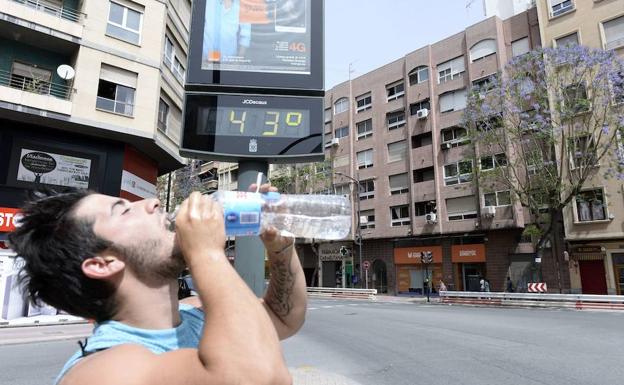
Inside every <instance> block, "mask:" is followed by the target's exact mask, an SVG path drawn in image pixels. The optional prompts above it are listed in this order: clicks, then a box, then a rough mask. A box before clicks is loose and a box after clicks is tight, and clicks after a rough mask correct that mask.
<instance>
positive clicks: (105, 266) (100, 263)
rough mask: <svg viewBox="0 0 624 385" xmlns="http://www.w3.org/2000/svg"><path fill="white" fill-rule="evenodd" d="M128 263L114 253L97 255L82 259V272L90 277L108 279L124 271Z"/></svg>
mask: <svg viewBox="0 0 624 385" xmlns="http://www.w3.org/2000/svg"><path fill="white" fill-rule="evenodd" d="M125 266H126V264H125V263H124V262H123V261H122V260H120V259H119V258H117V257H115V256H113V255H105V256H96V257H92V258H87V259H85V260H84V261H82V272H83V273H84V275H86V276H87V277H89V278H93V279H108V278H111V277H112V276H114V275H115V274H117V273H119V272H120V271H123V269H124V268H125Z"/></svg>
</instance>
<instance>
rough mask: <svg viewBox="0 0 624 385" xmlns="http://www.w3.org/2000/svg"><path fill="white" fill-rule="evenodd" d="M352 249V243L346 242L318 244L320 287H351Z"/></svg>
mask: <svg viewBox="0 0 624 385" xmlns="http://www.w3.org/2000/svg"><path fill="white" fill-rule="evenodd" d="M352 251H353V250H352V244H351V243H348V242H335V243H322V244H320V245H319V248H318V254H319V278H320V279H319V286H320V287H344V288H347V287H353V252H352ZM343 254H344V255H343Z"/></svg>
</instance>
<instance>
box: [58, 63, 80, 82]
mask: <svg viewBox="0 0 624 385" xmlns="http://www.w3.org/2000/svg"><path fill="white" fill-rule="evenodd" d="M56 73H57V74H58V76H60V77H61V79H65V80H71V79H73V78H74V75H76V71H74V69H73V68H72V67H71V66H70V65H67V64H61V65H60V66H58V68H57V69H56Z"/></svg>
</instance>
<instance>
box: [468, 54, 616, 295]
mask: <svg viewBox="0 0 624 385" xmlns="http://www.w3.org/2000/svg"><path fill="white" fill-rule="evenodd" d="M479 83H480V84H479V85H478V86H475V87H473V89H472V92H471V93H470V95H469V97H468V101H467V107H466V110H465V116H464V126H465V127H466V130H467V135H468V138H469V139H470V141H471V143H473V146H467V147H469V149H468V150H467V152H468V154H467V155H469V156H471V157H472V158H473V160H474V163H475V165H476V167H473V174H474V178H475V182H476V183H477V185H478V188H479V190H480V191H481V193H487V192H491V191H502V190H509V191H510V198H511V201H512V202H514V203H515V202H519V203H520V204H521V205H522V206H523V208H524V210H528V212H529V213H530V221H529V224H527V225H525V229H524V234H525V235H527V236H531V237H532V239H534V242H535V244H536V250H537V253H538V255H540V256H541V255H542V253H543V250H544V248H545V247H547V246H548V245H549V244H550V245H551V246H552V253H551V255H552V263H553V267H554V269H555V271H556V272H557V281H558V282H557V284H558V286H559V289H560V291H561V285H562V282H561V275H562V272H561V270H562V269H561V262H560V256H561V254H562V253H563V240H564V233H563V231H564V229H563V211H564V208H565V207H566V206H567V205H570V204H575V203H576V200H577V199H594V198H592V197H587V196H584V197H583V198H580V196H579V192H580V191H581V190H582V189H583V187H584V186H585V185H586V184H587V182H588V181H589V180H591V178H593V177H595V176H596V175H600V176H601V177H605V178H609V177H618V178H624V174H623V170H624V167H623V165H624V162H623V160H624V153H623V152H622V145H621V143H622V141H621V137H620V134H621V132H622V129H623V128H624V62H623V61H622V59H621V58H619V57H618V56H617V55H616V54H615V53H614V52H613V51H604V50H596V49H590V48H587V47H583V46H566V47H561V48H543V49H539V50H536V51H532V52H529V53H527V54H525V55H522V56H518V57H515V58H513V59H512V60H511V61H510V62H509V63H508V64H507V65H506V67H505V69H504V71H503V72H502V73H500V74H497V75H496V76H492V77H491V78H489V79H487V81H481V82H479ZM595 199H601V198H600V197H595Z"/></svg>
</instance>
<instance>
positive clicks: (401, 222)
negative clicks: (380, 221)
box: [390, 205, 410, 227]
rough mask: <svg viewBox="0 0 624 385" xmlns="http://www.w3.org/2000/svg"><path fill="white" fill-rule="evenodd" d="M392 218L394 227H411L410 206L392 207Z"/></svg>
mask: <svg viewBox="0 0 624 385" xmlns="http://www.w3.org/2000/svg"><path fill="white" fill-rule="evenodd" d="M390 218H391V225H392V227H397V226H407V225H409V224H410V217H409V206H408V205H401V206H393V207H390Z"/></svg>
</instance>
